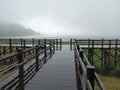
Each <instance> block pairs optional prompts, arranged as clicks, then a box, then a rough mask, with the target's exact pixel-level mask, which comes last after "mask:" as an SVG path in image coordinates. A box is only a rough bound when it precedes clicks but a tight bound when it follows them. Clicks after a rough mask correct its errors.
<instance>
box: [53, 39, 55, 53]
mask: <svg viewBox="0 0 120 90" xmlns="http://www.w3.org/2000/svg"><path fill="white" fill-rule="evenodd" d="M53 51H54V53H55V40H53Z"/></svg>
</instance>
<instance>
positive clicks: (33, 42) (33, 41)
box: [32, 38, 35, 47]
mask: <svg viewBox="0 0 120 90" xmlns="http://www.w3.org/2000/svg"><path fill="white" fill-rule="evenodd" d="M32 44H33V47H34V44H35V40H34V38H33V39H32Z"/></svg>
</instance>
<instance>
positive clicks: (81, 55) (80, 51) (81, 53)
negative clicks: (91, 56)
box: [79, 49, 83, 61]
mask: <svg viewBox="0 0 120 90" xmlns="http://www.w3.org/2000/svg"><path fill="white" fill-rule="evenodd" d="M79 56H80V57H81V59H82V61H83V50H82V49H80V50H79Z"/></svg>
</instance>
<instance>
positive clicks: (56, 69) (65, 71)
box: [25, 46, 77, 90]
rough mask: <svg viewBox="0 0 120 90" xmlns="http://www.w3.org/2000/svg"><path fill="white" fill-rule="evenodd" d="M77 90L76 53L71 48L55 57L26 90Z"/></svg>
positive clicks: (56, 54)
mask: <svg viewBox="0 0 120 90" xmlns="http://www.w3.org/2000/svg"><path fill="white" fill-rule="evenodd" d="M33 89H34V90H77V87H76V74H75V64H74V52H73V51H70V50H69V46H63V48H62V51H56V53H55V55H54V56H53V57H52V58H51V59H50V60H49V61H48V62H47V63H46V64H45V65H44V66H43V67H42V69H40V71H39V72H37V74H36V75H35V76H34V77H33V79H32V80H30V81H29V82H28V84H26V85H25V90H33Z"/></svg>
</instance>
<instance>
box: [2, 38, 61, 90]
mask: <svg viewBox="0 0 120 90" xmlns="http://www.w3.org/2000/svg"><path fill="white" fill-rule="evenodd" d="M10 41H11V40H10ZM39 42H40V41H39ZM55 43H56V42H55V40H54V39H49V40H48V39H44V40H43V41H42V43H41V44H40V43H38V44H35V43H34V45H35V46H34V45H33V46H30V47H29V48H26V45H24V46H25V47H24V48H23V47H22V45H23V44H22V43H21V47H19V46H18V47H17V46H15V47H16V51H15V52H11V53H9V54H5V55H4V56H1V57H0V62H5V61H7V60H13V59H14V62H12V63H11V64H9V65H7V66H6V67H4V68H1V69H0V77H2V78H1V80H0V90H11V89H13V90H16V89H19V90H24V86H25V84H26V83H27V82H28V81H29V80H30V79H32V77H33V76H34V75H35V74H36V73H37V71H38V70H39V69H40V68H41V67H42V66H43V65H44V64H45V63H46V62H47V60H48V58H49V57H52V55H53V54H54V53H55ZM59 43H61V42H59ZM24 44H25V43H24ZM10 45H11V47H13V46H12V44H10ZM58 45H59V44H58ZM58 45H56V47H58ZM6 73H7V74H9V75H8V76H6Z"/></svg>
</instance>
